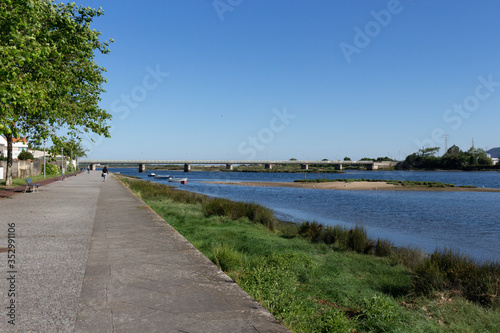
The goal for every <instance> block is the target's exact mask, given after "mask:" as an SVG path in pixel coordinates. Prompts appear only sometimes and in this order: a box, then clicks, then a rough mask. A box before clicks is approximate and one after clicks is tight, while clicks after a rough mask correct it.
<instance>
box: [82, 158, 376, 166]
mask: <svg viewBox="0 0 500 333" xmlns="http://www.w3.org/2000/svg"><path fill="white" fill-rule="evenodd" d="M79 162H80V163H81V164H308V165H310V164H321V165H336V164H340V165H353V164H357V165H361V164H364V165H372V164H374V163H375V162H373V161H290V160H287V161H279V160H256V161H245V160H97V159H96V160H94V159H85V160H80V161H79Z"/></svg>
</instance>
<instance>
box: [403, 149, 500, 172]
mask: <svg viewBox="0 0 500 333" xmlns="http://www.w3.org/2000/svg"><path fill="white" fill-rule="evenodd" d="M438 151H439V147H434V148H424V149H420V150H419V151H418V152H416V153H413V154H411V155H408V156H407V157H406V159H405V161H404V162H403V165H402V168H404V169H445V170H474V169H482V168H486V167H492V166H493V161H492V159H491V158H489V157H488V156H487V153H486V151H485V150H484V149H480V148H474V147H471V148H470V149H469V150H468V151H466V152H464V151H462V150H461V149H460V148H459V147H458V146H456V145H453V146H451V147H450V148H449V149H448V150H447V151H446V153H445V154H444V155H443V156H441V157H437V156H435V155H436V154H437V152H438Z"/></svg>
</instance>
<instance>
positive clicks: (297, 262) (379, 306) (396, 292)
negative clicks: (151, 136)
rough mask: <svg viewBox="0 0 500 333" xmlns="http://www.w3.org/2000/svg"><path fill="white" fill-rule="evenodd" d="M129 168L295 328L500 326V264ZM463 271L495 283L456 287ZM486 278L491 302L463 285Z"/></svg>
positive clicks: (154, 200)
mask: <svg viewBox="0 0 500 333" xmlns="http://www.w3.org/2000/svg"><path fill="white" fill-rule="evenodd" d="M120 178H121V179H122V180H123V181H124V183H126V184H127V185H128V186H129V187H130V188H131V189H132V190H133V191H134V192H135V193H137V195H139V196H140V197H141V198H142V199H143V200H145V201H146V203H147V204H148V205H150V206H151V207H152V208H153V209H154V210H155V211H156V212H157V213H158V214H160V215H161V216H162V217H163V218H164V219H165V220H166V221H167V222H168V223H169V224H171V225H172V226H173V227H174V228H175V229H176V230H178V231H179V232H180V233H181V234H183V235H184V236H185V237H186V238H187V239H188V240H189V241H190V242H191V243H192V244H193V245H195V246H196V247H197V248H198V249H199V250H200V251H202V252H203V253H204V254H205V255H206V256H207V257H208V258H210V259H211V260H212V261H213V262H214V263H216V264H217V265H218V266H219V267H220V268H221V269H222V270H224V271H225V272H226V273H227V274H228V275H229V276H231V277H232V278H233V279H234V280H235V281H236V282H237V283H238V284H239V285H240V286H241V287H242V288H243V289H245V290H246V291H247V292H248V293H249V294H250V295H251V296H253V297H254V298H255V299H256V300H258V301H259V302H260V303H261V304H262V305H263V306H265V307H266V308H267V309H268V310H269V311H270V312H271V313H272V314H273V315H274V316H275V317H276V318H277V319H279V320H281V321H282V322H283V323H284V324H285V325H286V326H287V327H288V328H290V329H291V330H292V331H294V332H337V331H338V332H349V331H350V332H370V331H373V332H381V331H387V332H396V331H397V332H478V331H482V332H494V331H495V330H496V329H497V328H498V327H500V309H499V305H498V298H497V297H496V296H498V281H497V282H496V283H497V284H496V288H497V289H495V284H494V283H493V284H492V283H491V282H492V281H491V279H492V278H493V279H494V278H498V277H500V276H499V275H498V274H499V271H498V265H493V264H491V265H483V266H481V265H477V264H475V263H473V262H469V261H467V260H464V259H463V258H461V257H460V256H455V255H453V254H452V253H451V254H450V253H447V252H445V253H442V256H438V255H437V254H435V255H434V256H433V257H429V258H424V256H422V255H421V254H420V253H419V252H418V251H413V250H409V249H394V248H393V247H391V246H390V243H389V242H387V241H383V240H379V241H370V240H369V239H367V238H366V233H365V232H364V230H363V229H362V228H356V229H354V230H346V229H344V228H341V227H338V228H325V227H323V226H321V225H319V224H315V223H308V224H303V225H302V226H298V225H294V224H288V223H281V222H279V221H277V220H276V219H275V217H274V215H273V214H272V211H270V210H269V209H266V208H264V207H262V206H259V205H254V204H245V203H234V202H231V201H229V200H224V199H211V198H208V197H206V196H203V195H199V194H195V193H189V192H184V191H178V190H174V189H171V188H169V187H167V186H165V185H161V184H156V183H150V182H145V181H138V180H134V179H130V178H125V177H120ZM431 259H432V260H431ZM455 259H456V262H454V260H455ZM444 262H447V263H448V268H446V267H444V264H443V263H444ZM403 263H404V264H405V265H403ZM464 265H465V266H464ZM462 266H463V267H462ZM460 267H462V268H460ZM474 267H476V268H481V269H479V270H478V269H476V268H474ZM488 267H489V269H488ZM455 270H456V272H455ZM450 271H451V272H450ZM463 271H467V272H472V273H471V274H472V275H474V274H475V276H476V278H478V279H472V280H478V281H480V282H481V281H483V282H485V283H483V284H481V283H478V284H477V286H470V288H469V289H456V288H459V287H461V284H463V283H462V282H463V281H466V280H465V278H464V277H462V276H461V275H460V273H461V272H463ZM446 273H448V274H446ZM495 274H497V275H495ZM472 280H467V281H472ZM493 281H494V280H493ZM426 286H428V288H426ZM485 286H486V289H484V288H485ZM447 287H449V288H447ZM478 288H479V289H481V288H483V290H480V292H478V293H476V294H475V295H479V296H481V295H482V296H484V297H483V298H484V299H483V301H484V302H483V303H482V301H481V299H480V298H481V297H479V299H477V300H473V301H471V300H467V299H466V297H467V294H466V292H464V291H461V290H472V291H474V290H476V289H478ZM488 288H489V289H488ZM495 293H496V294H495ZM469 298H470V297H469Z"/></svg>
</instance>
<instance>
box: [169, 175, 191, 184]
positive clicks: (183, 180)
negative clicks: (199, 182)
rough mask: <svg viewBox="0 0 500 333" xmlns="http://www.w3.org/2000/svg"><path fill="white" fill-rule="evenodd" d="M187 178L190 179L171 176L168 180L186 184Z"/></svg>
mask: <svg viewBox="0 0 500 333" xmlns="http://www.w3.org/2000/svg"><path fill="white" fill-rule="evenodd" d="M187 180H188V179H187V178H174V177H171V178H170V179H169V180H168V181H169V182H176V183H181V184H186V183H187Z"/></svg>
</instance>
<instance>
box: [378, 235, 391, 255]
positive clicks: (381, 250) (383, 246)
mask: <svg viewBox="0 0 500 333" xmlns="http://www.w3.org/2000/svg"><path fill="white" fill-rule="evenodd" d="M392 248H393V244H392V243H391V242H390V241H388V240H386V239H380V238H378V239H377V244H376V245H375V255H376V256H378V257H390V256H391V254H392Z"/></svg>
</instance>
